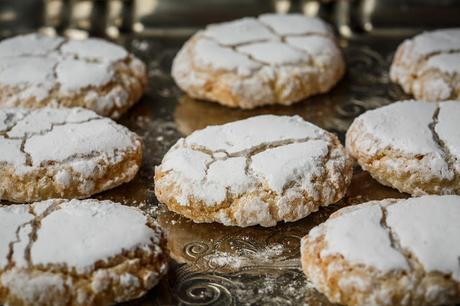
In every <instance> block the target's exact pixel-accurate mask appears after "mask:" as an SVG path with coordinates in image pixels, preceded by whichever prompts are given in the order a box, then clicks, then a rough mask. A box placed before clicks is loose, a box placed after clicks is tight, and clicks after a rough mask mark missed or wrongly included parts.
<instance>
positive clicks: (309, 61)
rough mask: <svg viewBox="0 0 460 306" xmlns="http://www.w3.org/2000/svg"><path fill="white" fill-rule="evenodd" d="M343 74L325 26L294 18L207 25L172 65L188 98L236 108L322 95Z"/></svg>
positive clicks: (314, 20) (271, 17) (268, 16)
mask: <svg viewBox="0 0 460 306" xmlns="http://www.w3.org/2000/svg"><path fill="white" fill-rule="evenodd" d="M344 71H345V63H344V60H343V58H342V55H341V52H340V50H339V48H338V47H337V45H336V43H335V40H334V35H333V33H332V31H331V30H330V28H329V26H328V25H327V24H326V23H325V22H323V21H322V20H321V19H318V18H313V17H306V16H303V15H297V14H290V15H276V14H266V15H261V16H259V17H258V18H249V17H248V18H243V19H239V20H235V21H231V22H225V23H221V24H213V25H209V26H208V27H207V28H206V29H205V30H203V31H199V32H198V33H197V34H195V35H194V36H193V37H192V38H191V39H190V40H189V41H187V42H186V43H185V45H184V46H183V47H182V49H181V50H180V51H179V53H178V54H177V56H176V58H175V59H174V62H173V66H172V75H173V77H174V79H175V81H176V83H177V84H178V86H179V87H180V88H181V89H183V90H184V91H185V92H186V93H187V94H189V95H190V96H191V97H194V98H198V99H205V100H211V101H216V102H218V103H220V104H223V105H227V106H231V107H240V108H254V107H257V106H261V105H267V104H285V105H289V104H292V103H294V102H297V101H299V100H302V99H304V98H306V97H309V96H311V95H314V94H319V93H324V92H326V91H328V90H329V89H331V88H332V87H333V86H334V85H335V84H336V83H337V82H338V80H340V79H341V77H342V76H343V74H344Z"/></svg>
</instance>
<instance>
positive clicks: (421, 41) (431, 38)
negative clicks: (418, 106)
mask: <svg viewBox="0 0 460 306" xmlns="http://www.w3.org/2000/svg"><path fill="white" fill-rule="evenodd" d="M390 77H391V80H392V81H393V82H396V83H398V84H399V85H401V86H402V88H403V89H404V91H405V92H406V93H408V94H412V95H414V97H415V98H417V99H421V100H432V101H439V100H449V99H452V100H459V99H460V28H454V29H444V30H437V31H432V32H425V33H422V34H419V35H417V36H415V37H414V38H411V39H407V40H405V41H404V42H403V43H402V44H401V45H400V46H399V47H398V50H397V51H396V54H395V57H394V60H393V64H392V65H391V68H390Z"/></svg>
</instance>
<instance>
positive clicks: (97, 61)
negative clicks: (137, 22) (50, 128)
mask: <svg viewBox="0 0 460 306" xmlns="http://www.w3.org/2000/svg"><path fill="white" fill-rule="evenodd" d="M128 56H129V54H128V52H127V51H126V50H125V49H123V48H122V47H120V46H117V45H115V44H113V43H110V42H107V41H104V40H102V39H96V38H90V39H85V40H68V39H64V38H62V37H47V36H43V35H41V34H28V35H21V36H16V37H13V38H10V39H5V40H3V41H1V42H0V87H9V88H14V89H17V90H18V91H19V93H18V94H16V95H10V97H8V98H7V101H5V104H6V105H14V100H15V99H19V100H25V99H29V98H35V99H36V100H37V101H42V100H44V99H46V98H48V97H49V96H50V93H51V92H55V95H56V96H72V95H74V94H79V93H81V91H83V90H88V94H91V90H89V89H97V88H101V87H103V86H105V85H107V84H108V83H109V82H111V81H112V80H113V77H114V74H115V70H114V69H115V68H114V64H115V63H117V62H120V61H123V60H125V59H127V58H128ZM8 99H10V100H11V101H9V100H8ZM100 103H102V101H101V102H100Z"/></svg>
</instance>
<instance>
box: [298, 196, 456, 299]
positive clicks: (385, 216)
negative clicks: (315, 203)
mask: <svg viewBox="0 0 460 306" xmlns="http://www.w3.org/2000/svg"><path fill="white" fill-rule="evenodd" d="M459 216H460V197H459V196H456V195H447V196H423V197H420V198H411V199H407V200H403V199H386V200H382V201H372V202H367V203H364V204H361V205H357V206H351V207H346V208H343V209H341V210H339V211H337V212H335V213H334V214H332V215H331V216H330V218H329V219H328V220H327V221H326V222H325V223H323V224H321V225H319V226H317V227H315V228H314V229H312V230H311V231H310V233H309V234H308V235H307V236H305V237H304V238H303V239H302V243H301V254H302V255H301V261H302V267H303V270H304V272H305V274H306V275H307V278H308V279H309V280H310V281H311V282H312V283H313V286H314V287H315V288H316V289H317V290H319V291H320V292H322V293H323V294H325V295H326V296H327V297H328V298H329V300H330V301H331V302H333V303H340V304H345V305H387V306H393V305H406V306H412V305H413V306H419V305H451V304H458V303H460V265H459V262H458V261H459V256H460V239H459V237H460V226H459V225H458V218H459Z"/></svg>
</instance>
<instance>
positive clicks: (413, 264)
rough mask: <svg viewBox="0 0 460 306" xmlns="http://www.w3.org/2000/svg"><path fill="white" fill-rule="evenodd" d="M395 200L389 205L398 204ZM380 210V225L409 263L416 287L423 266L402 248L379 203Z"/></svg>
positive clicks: (420, 277)
mask: <svg viewBox="0 0 460 306" xmlns="http://www.w3.org/2000/svg"><path fill="white" fill-rule="evenodd" d="M397 202H398V201H397V200H392V201H391V204H390V205H398V203H397ZM379 207H380V209H381V211H382V219H381V222H380V224H381V226H382V227H383V228H384V229H385V230H386V231H387V233H388V236H389V237H390V240H391V246H392V247H393V249H395V250H396V251H397V252H399V253H400V254H401V255H403V256H404V258H405V259H406V262H407V264H408V265H409V268H410V270H411V272H412V273H413V274H414V275H415V280H414V283H413V284H412V287H413V288H418V287H419V284H420V283H421V282H422V281H423V279H424V277H425V273H426V272H425V269H424V268H423V265H422V264H421V262H420V260H419V259H418V258H417V256H415V254H414V253H413V252H411V251H410V250H409V249H407V248H404V247H403V246H402V245H401V241H400V239H399V237H398V235H397V233H396V232H395V231H394V230H393V229H392V228H391V226H390V225H389V224H388V223H387V216H388V211H387V208H386V206H384V205H379ZM409 298H410V299H411V300H412V299H413V296H412V295H410V297H409ZM409 304H411V305H412V304H417V301H412V302H411V303H409Z"/></svg>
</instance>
